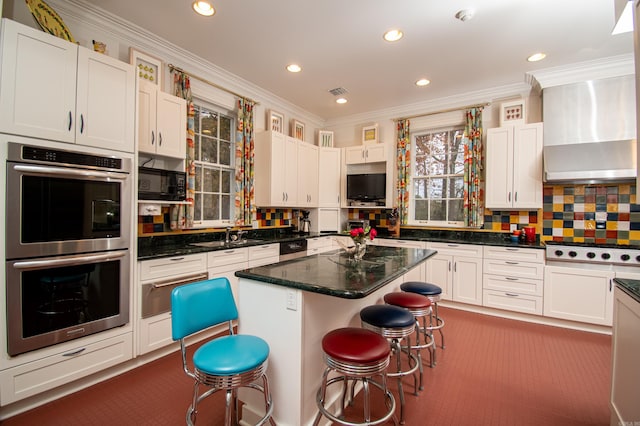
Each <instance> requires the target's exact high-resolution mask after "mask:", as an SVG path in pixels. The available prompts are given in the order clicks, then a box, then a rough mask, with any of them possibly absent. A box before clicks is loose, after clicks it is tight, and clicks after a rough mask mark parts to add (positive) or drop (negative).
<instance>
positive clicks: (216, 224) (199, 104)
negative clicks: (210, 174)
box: [193, 96, 237, 229]
mask: <svg viewBox="0 0 640 426" xmlns="http://www.w3.org/2000/svg"><path fill="white" fill-rule="evenodd" d="M193 105H194V108H204V109H206V110H208V111H211V112H212V113H215V114H218V116H224V117H227V118H229V119H230V134H229V139H230V140H229V141H228V142H229V145H230V150H229V151H230V152H229V155H230V158H229V162H230V164H229V166H226V165H221V164H220V158H219V154H220V147H219V146H218V149H217V154H218V163H210V162H204V161H202V160H200V159H199V158H200V157H201V153H202V151H201V149H202V143H201V140H200V139H197V140H196V138H201V137H202V134H201V133H195V129H194V144H195V147H196V151H197V150H198V149H200V152H196V158H198V160H194V167H195V169H196V173H197V172H198V170H200V171H201V172H202V171H203V170H204V168H203V165H204V167H209V168H211V169H214V170H218V171H219V170H225V171H229V173H230V176H229V178H230V183H229V190H230V191H229V219H210V220H205V219H202V220H200V219H197V217H198V216H197V214H198V212H197V205H196V203H195V199H194V218H193V219H194V220H193V228H194V229H202V228H220V227H223V226H229V225H233V224H234V223H235V196H236V193H235V132H236V120H237V116H236V114H235V112H234V111H230V110H228V109H226V108H224V107H222V106H219V105H216V104H214V103H212V102H210V101H207V100H206V99H203V98H201V97H197V96H194V97H193ZM194 126H195V123H194ZM217 128H218V134H217V135H216V136H215V137H214V138H215V139H216V140H217V141H218V143H219V142H220V140H221V139H220V119H219V118H218V126H217ZM205 136H206V137H209V136H207V135H205ZM222 140H224V139H222ZM197 180H198V176H196V178H195V181H196V182H197ZM203 180H204V176H202V180H201V184H202V181H203ZM221 180H222V179H221ZM220 184H221V182H220ZM204 193H207V194H208V193H209V192H204V191H202V188H200V191H195V195H196V196H198V195H200V196H201V200H202V195H203V194H204ZM213 194H218V200H219V201H221V195H222V194H225V193H224V192H217V193H216V192H213ZM194 198H195V197H194Z"/></svg>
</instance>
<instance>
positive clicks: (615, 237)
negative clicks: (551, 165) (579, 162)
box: [541, 184, 640, 245]
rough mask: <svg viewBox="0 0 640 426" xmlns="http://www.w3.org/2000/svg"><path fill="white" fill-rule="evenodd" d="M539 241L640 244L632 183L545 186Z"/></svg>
mask: <svg viewBox="0 0 640 426" xmlns="http://www.w3.org/2000/svg"><path fill="white" fill-rule="evenodd" d="M543 203H544V204H543V209H542V237H541V240H542V241H549V240H553V241H566V242H576V243H595V244H623V245H626V244H631V245H640V206H638V205H636V186H635V185H633V184H611V185H564V186H563V185H554V186H545V187H544V191H543Z"/></svg>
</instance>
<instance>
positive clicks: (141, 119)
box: [138, 81, 187, 160]
mask: <svg viewBox="0 0 640 426" xmlns="http://www.w3.org/2000/svg"><path fill="white" fill-rule="evenodd" d="M186 133H187V102H186V101H185V100H184V99H182V98H179V97H177V96H173V95H170V94H168V93H165V92H162V91H160V90H159V89H158V86H157V85H155V84H151V83H149V82H146V81H140V83H139V87H138V151H139V152H145V153H148V154H155V155H160V156H164V157H171V158H178V159H180V160H184V158H185V156H186Z"/></svg>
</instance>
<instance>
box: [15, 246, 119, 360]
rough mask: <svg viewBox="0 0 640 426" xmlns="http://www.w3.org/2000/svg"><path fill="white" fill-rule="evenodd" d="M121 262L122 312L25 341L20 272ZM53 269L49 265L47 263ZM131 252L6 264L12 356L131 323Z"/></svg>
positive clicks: (58, 257) (57, 257) (60, 257)
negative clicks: (23, 336) (53, 267)
mask: <svg viewBox="0 0 640 426" xmlns="http://www.w3.org/2000/svg"><path fill="white" fill-rule="evenodd" d="M118 259H119V260H120V266H121V267H120V305H119V310H120V313H119V314H118V315H116V316H113V317H109V318H102V319H100V320H96V321H91V322H86V323H84V324H82V325H80V326H76V327H67V328H63V329H60V330H55V331H51V332H49V333H45V334H41V335H37V336H32V337H28V338H26V339H23V338H22V313H21V309H22V306H21V301H20V298H21V297H22V295H21V294H20V293H21V291H20V288H21V284H20V273H21V272H22V271H25V270H29V269H43V268H46V267H51V266H70V265H83V264H92V263H96V262H103V261H109V260H118ZM47 263H48V264H49V266H45V265H46V264H47ZM130 269H131V263H130V253H129V250H120V251H116V252H113V253H101V254H96V255H89V256H87V255H75V256H56V257H52V258H49V259H42V260H37V261H28V262H21V261H7V262H6V292H7V299H6V300H7V352H8V353H9V355H10V356H14V355H18V354H21V353H24V352H28V351H31V350H35V349H40V348H43V347H47V346H51V345H54V344H57V343H62V342H66V341H69V340H73V339H76V338H79V337H84V336H87V335H89V334H93V333H97V332H100V331H105V330H108V329H110V328H114V327H119V326H122V325H125V324H126V323H128V322H129V291H130V290H129V289H130V284H129V283H130Z"/></svg>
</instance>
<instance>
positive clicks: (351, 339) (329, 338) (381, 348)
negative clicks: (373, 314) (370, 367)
mask: <svg viewBox="0 0 640 426" xmlns="http://www.w3.org/2000/svg"><path fill="white" fill-rule="evenodd" d="M322 350H323V351H324V353H325V354H327V355H328V356H330V357H331V358H334V359H338V360H341V361H344V362H347V363H353V364H369V363H375V362H377V361H380V360H383V359H385V358H386V357H388V356H389V353H390V352H391V347H390V346H389V342H388V341H387V339H385V338H384V337H382V336H380V335H379V334H378V333H375V332H373V331H371V330H365V329H364V328H357V327H345V328H338V329H336V330H333V331H330V332H328V333H327V334H325V336H324V337H323V338H322Z"/></svg>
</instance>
